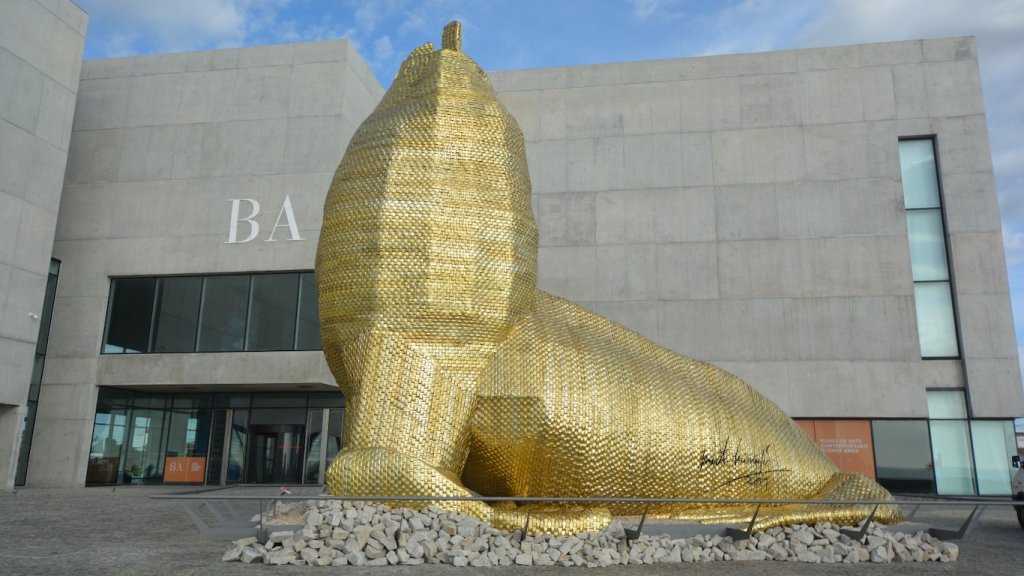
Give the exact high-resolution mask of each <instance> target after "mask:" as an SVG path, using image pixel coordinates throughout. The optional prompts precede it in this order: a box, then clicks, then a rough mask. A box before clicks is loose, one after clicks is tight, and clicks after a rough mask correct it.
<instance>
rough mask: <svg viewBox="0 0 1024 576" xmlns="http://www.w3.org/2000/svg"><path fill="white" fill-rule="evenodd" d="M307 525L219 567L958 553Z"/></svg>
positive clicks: (800, 534)
mask: <svg viewBox="0 0 1024 576" xmlns="http://www.w3.org/2000/svg"><path fill="white" fill-rule="evenodd" d="M305 521H306V523H305V526H304V527H303V528H300V529H298V530H295V531H291V530H282V531H277V532H271V533H270V535H269V536H268V537H267V539H266V541H264V542H260V541H258V540H257V539H256V538H255V537H251V538H243V539H241V540H236V541H235V542H233V543H232V546H231V548H230V549H228V551H227V552H225V553H224V557H223V560H224V561H228V562H229V561H241V562H245V563H254V562H255V563H263V564H279V565H280V564H294V565H311V566H346V565H354V566H387V565H395V564H400V565H418V564H452V565H454V566H474V567H482V566H509V565H513V564H517V565H526V566H530V565H540V566H552V565H559V566H587V567H598V566H611V565H619V564H654V563H673V562H675V563H678V562H710V561H714V560H785V561H791V562H812V563H819V562H822V563H828V564H832V563H856V562H876V563H884V562H927V561H939V562H952V561H955V560H956V559H957V556H958V555H959V549H958V548H957V546H956V544H951V543H949V542H942V541H940V540H938V539H936V538H934V537H932V536H930V535H928V534H927V533H925V532H918V533H916V534H905V533H900V532H891V531H889V530H886V529H885V528H884V527H883V526H881V525H874V524H872V525H871V526H870V527H869V529H868V532H867V537H866V538H865V541H864V542H863V543H862V542H860V541H857V540H853V539H851V538H849V537H848V536H846V535H844V534H841V533H840V532H839V527H838V526H835V525H832V524H829V523H822V524H817V525H814V526H807V525H794V526H786V527H784V528H783V527H776V528H771V529H769V530H765V531H763V532H756V533H754V534H753V535H752V536H751V537H750V539H748V540H741V541H734V540H733V539H732V538H731V537H728V536H725V537H723V536H695V537H693V538H680V539H672V538H670V537H668V536H665V535H662V536H648V535H646V534H643V535H641V536H640V538H638V539H637V540H634V541H632V542H629V541H627V540H626V537H625V532H624V531H623V527H622V524H621V523H620V522H619V521H617V520H616V521H613V522H612V523H611V525H609V526H608V527H607V528H606V529H605V530H603V531H601V532H583V533H579V534H574V535H572V536H552V535H550V534H534V535H526V536H523V535H522V533H521V531H514V532H507V531H505V530H497V529H495V528H492V527H491V526H490V525H488V524H487V523H485V522H480V521H479V520H477V519H476V518H473V517H471V516H467V515H464V514H459V513H455V512H447V511H444V510H440V509H438V508H433V507H432V508H430V509H428V510H425V511H418V512H417V511H414V510H409V509H407V508H402V509H396V510H392V509H390V508H389V507H388V506H385V505H383V504H371V503H362V502H342V501H339V500H320V501H313V500H311V501H309V503H308V510H307V512H306V513H305Z"/></svg>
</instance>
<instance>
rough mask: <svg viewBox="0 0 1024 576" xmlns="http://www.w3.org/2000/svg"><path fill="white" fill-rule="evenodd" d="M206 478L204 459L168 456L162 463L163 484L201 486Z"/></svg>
mask: <svg viewBox="0 0 1024 576" xmlns="http://www.w3.org/2000/svg"><path fill="white" fill-rule="evenodd" d="M204 478H206V457H205V456H204V457H198V456H194V457H183V456H168V457H167V459H166V460H165V461H164V482H180V483H184V484H201V483H202V482H203V479H204Z"/></svg>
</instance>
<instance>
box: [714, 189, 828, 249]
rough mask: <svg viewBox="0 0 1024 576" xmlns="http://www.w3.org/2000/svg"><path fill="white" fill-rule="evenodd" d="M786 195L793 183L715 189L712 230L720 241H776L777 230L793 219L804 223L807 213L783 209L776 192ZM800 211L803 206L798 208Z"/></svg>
mask: <svg viewBox="0 0 1024 576" xmlns="http://www.w3.org/2000/svg"><path fill="white" fill-rule="evenodd" d="M779 188H783V189H785V190H786V191H787V192H788V191H789V190H792V189H793V188H796V185H794V184H738V185H733V186H715V219H716V222H715V231H716V234H717V237H718V239H719V240H753V239H765V238H778V237H779V230H780V228H781V227H783V226H784V224H782V223H781V222H780V220H785V221H786V223H787V224H788V223H789V222H790V221H792V220H798V221H804V220H805V219H813V218H809V217H808V215H807V213H806V212H802V211H801V212H800V213H792V212H789V211H787V210H784V209H783V206H784V205H781V200H779V199H777V194H776V190H777V189H779ZM801 208H802V207H801Z"/></svg>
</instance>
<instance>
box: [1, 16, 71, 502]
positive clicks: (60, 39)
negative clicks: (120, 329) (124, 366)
mask: <svg viewBox="0 0 1024 576" xmlns="http://www.w3.org/2000/svg"><path fill="white" fill-rule="evenodd" d="M0 15H2V16H0V487H4V486H7V487H9V486H11V485H13V484H14V483H15V482H16V481H18V480H22V478H19V477H17V470H18V465H17V464H18V455H19V454H20V453H21V445H22V437H23V434H22V431H23V430H24V428H25V422H26V420H28V421H31V420H32V419H33V418H34V417H35V409H36V405H37V404H36V402H37V400H38V394H39V376H40V370H41V367H42V359H41V358H42V356H43V354H44V353H45V342H43V343H39V342H37V340H38V338H39V333H40V326H41V325H45V323H46V322H45V321H46V320H47V318H46V317H45V316H46V315H45V314H44V311H43V300H44V295H45V293H46V285H47V278H48V275H49V272H50V252H51V250H52V249H53V237H54V231H55V230H56V227H57V212H58V209H59V208H60V199H61V191H62V189H63V183H64V182H63V180H64V167H65V165H66V163H67V159H68V142H69V139H70V136H71V124H72V118H73V116H74V111H75V103H76V99H77V94H78V77H79V73H80V71H81V68H82V50H83V47H84V44H85V30H86V25H87V17H86V15H85V13H84V12H82V10H81V9H79V8H78V7H77V6H76V5H75V4H74V3H73V2H71V1H70V0H26V1H16V0H3V1H2V2H0Z"/></svg>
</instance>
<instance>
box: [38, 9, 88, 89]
mask: <svg viewBox="0 0 1024 576" xmlns="http://www.w3.org/2000/svg"><path fill="white" fill-rule="evenodd" d="M51 22H52V27H51V28H44V29H43V30H48V31H49V33H50V38H49V45H48V46H47V56H46V62H45V67H41V68H40V70H42V71H44V72H45V73H46V75H47V76H49V77H50V78H52V79H54V80H55V81H57V82H58V83H59V84H61V85H62V86H64V87H65V88H67V89H68V90H71V91H74V90H75V89H76V88H77V86H78V78H79V75H80V74H81V72H80V70H81V68H80V67H81V63H82V52H83V50H84V48H85V37H84V35H83V34H82V33H81V32H79V31H78V30H76V29H74V28H72V27H71V26H69V25H67V24H65V23H64V21H63V20H60V19H58V18H54V19H53V20H52V21H51Z"/></svg>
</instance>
